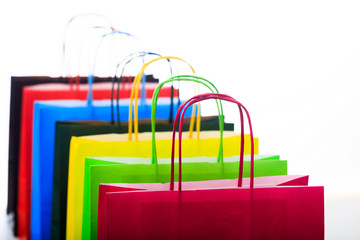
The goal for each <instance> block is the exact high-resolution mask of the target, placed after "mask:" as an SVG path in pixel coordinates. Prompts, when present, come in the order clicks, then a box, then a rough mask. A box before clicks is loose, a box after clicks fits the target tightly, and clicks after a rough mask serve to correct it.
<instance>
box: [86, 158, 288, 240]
mask: <svg viewBox="0 0 360 240" xmlns="http://www.w3.org/2000/svg"><path fill="white" fill-rule="evenodd" d="M151 161H152V159H150V158H149V159H143V158H142V159H134V158H119V157H118V158H110V157H109V158H87V159H86V161H85V182H84V204H83V225H82V236H83V239H89V238H90V237H89V235H88V234H89V233H91V239H96V229H97V227H96V226H97V219H98V217H97V213H98V189H99V184H100V183H120V182H121V183H134V182H136V183H139V182H143V183H151V182H152V183H156V182H160V183H166V182H169V180H170V164H169V162H170V159H168V158H167V159H158V161H159V162H158V166H157V165H155V164H151ZM185 161H186V163H184V180H185V181H195V180H213V179H234V178H236V177H237V174H238V169H239V163H238V156H233V157H225V158H224V162H223V163H218V162H217V157H212V158H211V157H207V158H201V157H198V158H195V157H193V158H188V159H185ZM190 162H191V163H190ZM248 165H249V161H246V162H245V164H244V175H245V176H249V171H247V169H246V166H248ZM255 166H256V172H255V175H256V176H269V175H283V174H286V173H287V171H286V169H287V161H284V160H280V159H279V156H277V155H256V156H255ZM185 169H186V170H185ZM99 206H100V205H99ZM101 221H102V220H100V219H99V222H101Z"/></svg>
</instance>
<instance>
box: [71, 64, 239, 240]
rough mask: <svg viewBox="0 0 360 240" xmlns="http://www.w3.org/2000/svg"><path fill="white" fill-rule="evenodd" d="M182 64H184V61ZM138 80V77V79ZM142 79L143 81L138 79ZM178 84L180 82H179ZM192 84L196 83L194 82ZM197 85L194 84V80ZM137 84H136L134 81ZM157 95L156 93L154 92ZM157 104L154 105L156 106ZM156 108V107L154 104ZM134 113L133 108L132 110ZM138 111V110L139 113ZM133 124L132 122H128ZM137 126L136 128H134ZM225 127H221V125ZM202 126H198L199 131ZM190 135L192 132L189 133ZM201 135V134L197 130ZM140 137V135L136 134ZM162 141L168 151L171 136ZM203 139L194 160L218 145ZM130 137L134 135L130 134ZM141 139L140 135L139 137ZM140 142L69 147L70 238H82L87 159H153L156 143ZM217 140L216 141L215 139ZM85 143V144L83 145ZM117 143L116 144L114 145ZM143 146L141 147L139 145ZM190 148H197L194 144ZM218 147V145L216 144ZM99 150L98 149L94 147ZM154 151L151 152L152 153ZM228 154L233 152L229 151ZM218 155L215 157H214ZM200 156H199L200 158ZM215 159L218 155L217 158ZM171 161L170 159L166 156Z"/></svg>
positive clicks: (100, 139) (79, 141)
mask: <svg viewBox="0 0 360 240" xmlns="http://www.w3.org/2000/svg"><path fill="white" fill-rule="evenodd" d="M182 61H183V60H182ZM137 76H138V75H137ZM139 79H140V78H139ZM176 80H178V79H176ZM192 80H193V79H192ZM193 81H194V80H193ZM134 83H135V80H134ZM159 90H160V89H159V88H157V89H156V97H155V95H154V96H153V104H152V105H153V106H152V107H154V103H156V100H154V97H155V98H156V99H157V94H158V91H159ZM154 93H155V91H154ZM154 101H155V102H154ZM155 105H156V104H155ZM130 110H131V107H130ZM136 110H137V108H135V112H136ZM154 114H155V113H154V112H153V115H152V118H153V119H154V120H155V115H154ZM129 122H130V121H129ZM135 126H137V124H135ZM221 126H222V125H221ZM192 127H193V124H192V123H191V122H190V129H192ZM198 127H199V124H197V129H199V128H198ZM190 132H191V131H190ZM197 132H199V130H197ZM135 135H137V133H135ZM161 135H162V137H163V138H164V136H165V138H167V139H168V140H167V141H166V140H164V141H162V142H161V144H163V146H165V147H169V146H170V145H169V144H170V142H171V141H170V137H171V133H170V132H169V133H163V134H161ZM203 135H204V136H205V137H204V138H208V140H204V141H202V140H200V142H195V144H196V145H194V146H193V148H194V151H193V152H192V154H193V155H194V156H200V155H201V152H204V151H203V150H204V149H205V148H208V147H209V145H208V144H209V143H214V142H217V138H218V135H217V134H216V133H214V132H209V133H207V132H204V133H203ZM234 135H235V134H233V133H231V132H228V133H227V136H226V137H227V139H228V140H229V141H234V142H237V141H239V139H236V137H237V136H236V135H235V136H236V137H235V138H231V137H232V136H234ZM129 136H131V134H129ZM139 136H140V135H139ZM141 136H142V137H141V138H140V139H141V141H132V142H128V141H127V140H128V138H127V135H121V134H120V135H102V136H97V137H93V136H92V137H81V138H73V139H72V144H71V146H70V157H69V181H68V184H69V185H68V201H67V238H69V239H72V238H79V237H81V228H82V227H81V224H82V220H81V219H82V209H83V205H82V204H83V186H84V161H85V157H86V156H109V155H112V156H134V157H150V156H149V154H152V152H153V149H154V145H152V146H151V145H149V143H150V141H148V140H150V139H151V138H152V139H154V136H153V135H152V134H149V133H147V134H144V133H143V134H141ZM214 137H215V138H214ZM89 139H90V140H91V141H95V142H93V143H94V145H93V146H91V147H90V146H89V145H88V144H89V143H90V142H91V141H90V142H89V141H87V140H89ZM129 139H130V138H129ZM84 140H85V141H84ZM114 141H117V142H114ZM140 142H141V144H140ZM119 144H121V145H122V146H124V149H122V150H120V151H119V149H121V148H119V147H118V145H119ZM191 144H194V142H192V143H191ZM216 145H217V144H216ZM95 146H96V147H95ZM151 148H152V149H151ZM229 151H233V150H232V149H229ZM215 152H216V153H215ZM208 153H209V154H210V155H212V154H217V153H218V152H217V150H215V151H211V152H208ZM199 154H200V155H199ZM233 155H234V154H233ZM214 156H215V155H214ZM167 157H169V156H167Z"/></svg>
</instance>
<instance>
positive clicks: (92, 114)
mask: <svg viewBox="0 0 360 240" xmlns="http://www.w3.org/2000/svg"><path fill="white" fill-rule="evenodd" d="M163 100H164V103H163V104H161V109H162V110H161V111H159V114H158V115H157V117H158V118H165V119H167V118H168V111H169V103H167V102H166V100H169V99H163ZM174 107H175V106H174ZM140 109H141V115H142V118H149V117H150V116H149V113H147V112H148V111H147V108H146V106H144V107H142V106H140ZM120 110H121V111H122V112H123V114H122V116H123V117H124V118H126V117H127V112H128V105H127V104H126V103H124V105H121V108H120ZM175 110H176V109H175ZM175 110H174V111H175ZM58 120H63V121H64V120H110V101H108V100H102V101H94V102H93V104H92V105H88V103H87V101H80V100H62V101H60V100H58V101H44V102H41V101H39V102H35V105H34V132H33V133H34V134H33V157H32V192H31V233H32V236H33V237H34V238H36V237H38V236H45V238H49V237H50V220H51V196H52V180H53V179H52V177H53V163H54V162H53V157H54V139H55V136H54V134H55V122H56V121H58ZM123 120H127V119H123Z"/></svg>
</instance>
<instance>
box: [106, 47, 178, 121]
mask: <svg viewBox="0 0 360 240" xmlns="http://www.w3.org/2000/svg"><path fill="white" fill-rule="evenodd" d="M146 55H154V56H157V57H161V55H160V54H158V53H154V52H144V51H139V52H135V53H132V54H130V55H128V56H127V57H126V58H124V59H123V60H122V61H121V62H120V63H119V64H118V65H117V66H116V72H115V75H114V78H113V81H112V89H114V85H115V81H116V80H117V83H118V87H117V96H116V99H117V101H116V107H117V119H118V124H119V125H120V107H119V99H120V85H121V84H120V80H121V82H122V83H124V77H123V76H124V71H125V67H126V66H127V65H128V64H129V63H130V62H131V61H133V60H134V59H136V58H139V57H142V60H143V64H145V61H144V56H146ZM168 62H169V67H170V75H171V76H172V75H173V70H172V66H171V62H170V60H168ZM120 65H123V66H122V70H121V74H120V77H119V78H117V72H118V70H119V67H120ZM145 80H146V76H145V75H143V78H142V80H141V81H142V83H143V85H142V93H141V100H142V104H145V101H146V89H145ZM113 99H114V98H113V91H112V92H111V122H112V124H113V123H114V113H113ZM170 105H171V106H170V107H171V108H172V107H173V99H171V103H170Z"/></svg>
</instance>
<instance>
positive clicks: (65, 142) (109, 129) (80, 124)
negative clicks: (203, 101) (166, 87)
mask: <svg viewBox="0 0 360 240" xmlns="http://www.w3.org/2000/svg"><path fill="white" fill-rule="evenodd" d="M201 121H202V124H201V130H203V131H204V130H215V129H218V127H219V122H218V118H217V116H216V117H202V118H201ZM189 123H190V118H187V120H186V122H185V127H186V126H187V127H189ZM55 128H56V129H55V148H54V176H53V190H52V194H53V196H52V210H51V213H52V214H51V238H52V239H65V230H66V201H67V185H68V167H69V148H70V140H71V137H72V136H77V137H79V136H85V135H93V134H105V133H125V132H127V131H128V126H127V122H121V124H120V125H118V123H114V124H112V123H111V122H105V121H64V122H61V121H58V122H56V127H55ZM156 129H157V131H170V130H171V129H172V124H169V121H168V120H161V119H160V120H158V121H157V124H156ZM224 130H228V131H230V130H234V124H232V123H225V124H224ZM150 131H151V122H150V120H149V119H141V120H140V121H139V132H150Z"/></svg>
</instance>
